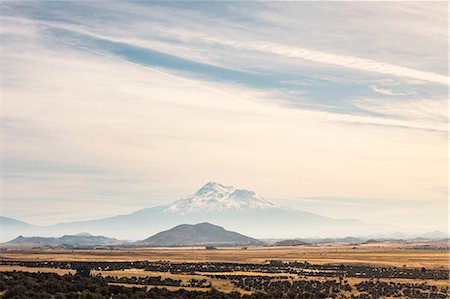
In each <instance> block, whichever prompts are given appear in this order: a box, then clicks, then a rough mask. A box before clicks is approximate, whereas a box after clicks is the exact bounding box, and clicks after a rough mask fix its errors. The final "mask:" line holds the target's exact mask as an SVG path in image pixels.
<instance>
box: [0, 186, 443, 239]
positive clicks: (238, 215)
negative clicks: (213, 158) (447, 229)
mask: <svg viewBox="0 0 450 299" xmlns="http://www.w3.org/2000/svg"><path fill="white" fill-rule="evenodd" d="M0 220H1V224H2V229H1V230H0V232H1V235H0V237H1V241H2V242H4V241H8V240H11V239H13V238H15V237H17V236H18V235H26V236H33V235H41V236H61V235H67V234H72V235H73V234H76V233H78V232H80V231H89V232H92V233H94V234H96V235H104V236H114V237H115V238H118V239H126V240H141V239H143V238H145V237H147V236H148V235H149V234H155V233H158V232H160V231H162V230H165V229H167V228H168V227H174V226H177V225H179V224H180V223H186V224H194V223H202V222H209V223H214V224H216V225H219V226H222V227H226V228H227V229H230V230H232V231H239V232H240V233H242V234H245V235H251V236H255V237H258V238H274V237H276V238H279V239H281V238H283V239H294V238H299V237H300V238H302V239H303V240H307V239H308V238H319V239H320V238H325V237H326V238H331V239H335V238H340V237H342V236H371V237H372V236H387V235H388V234H389V233H391V232H392V231H394V229H393V228H392V227H390V226H388V225H380V224H367V223H364V222H362V221H359V220H356V219H335V218H331V217H325V216H321V215H318V214H314V213H310V212H307V211H302V210H297V209H291V208H288V207H281V206H279V205H277V204H276V203H273V202H271V201H269V200H267V199H264V198H262V197H261V196H259V195H257V194H256V193H255V192H253V191H250V190H245V189H238V188H235V187H232V186H227V185H223V184H219V183H215V182H209V183H207V184H205V185H204V186H202V187H201V188H200V189H199V190H198V191H197V192H195V193H194V194H193V195H190V196H187V197H183V198H181V199H180V200H177V201H174V202H172V203H170V204H167V205H161V206H155V207H151V208H144V209H140V210H138V211H136V212H133V213H130V214H126V215H118V216H113V217H108V218H102V219H97V220H88V221H75V222H66V223H58V224H55V225H51V226H34V225H30V224H27V223H24V222H21V221H17V220H14V219H12V218H7V217H1V216H0ZM442 234H443V233H442V232H434V233H433V234H430V236H434V237H436V236H441V235H442ZM417 236H419V235H417ZM445 236H446V235H445ZM307 242H308V241H307Z"/></svg>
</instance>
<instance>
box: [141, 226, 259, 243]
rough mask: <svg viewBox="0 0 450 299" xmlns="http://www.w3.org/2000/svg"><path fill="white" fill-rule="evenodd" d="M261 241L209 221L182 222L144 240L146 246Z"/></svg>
mask: <svg viewBox="0 0 450 299" xmlns="http://www.w3.org/2000/svg"><path fill="white" fill-rule="evenodd" d="M260 243H261V242H260V241H258V240H256V239H253V238H250V237H247V236H244V235H241V234H239V233H236V232H232V231H227V230H225V229H224V228H222V227H220V226H217V225H212V224H209V223H206V222H205V223H199V224H194V225H190V224H182V225H178V226H176V227H174V228H172V229H169V230H166V231H163V232H160V233H157V234H156V235H153V236H151V237H149V238H147V239H145V240H143V241H140V242H137V243H136V244H139V245H146V246H194V245H252V244H253V245H255V244H260Z"/></svg>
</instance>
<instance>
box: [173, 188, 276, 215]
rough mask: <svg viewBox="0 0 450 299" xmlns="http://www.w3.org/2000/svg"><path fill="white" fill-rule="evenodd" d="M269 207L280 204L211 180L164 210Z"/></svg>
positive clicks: (252, 208) (190, 210)
mask: <svg viewBox="0 0 450 299" xmlns="http://www.w3.org/2000/svg"><path fill="white" fill-rule="evenodd" d="M269 208H278V205H276V204H275V203H273V202H271V201H269V200H266V199H264V198H262V197H260V196H258V195H256V194H255V192H253V191H249V190H244V189H236V188H234V187H233V186H226V185H222V184H219V183H215V182H209V183H207V184H206V185H204V186H203V187H202V188H200V189H199V190H198V191H197V192H196V193H195V194H193V195H191V196H188V197H185V198H182V199H180V200H178V201H175V202H174V203H172V204H170V205H168V206H167V208H166V209H165V210H164V211H165V212H181V213H183V214H186V213H192V212H200V211H207V212H214V211H222V210H227V209H233V210H239V211H245V210H254V209H269Z"/></svg>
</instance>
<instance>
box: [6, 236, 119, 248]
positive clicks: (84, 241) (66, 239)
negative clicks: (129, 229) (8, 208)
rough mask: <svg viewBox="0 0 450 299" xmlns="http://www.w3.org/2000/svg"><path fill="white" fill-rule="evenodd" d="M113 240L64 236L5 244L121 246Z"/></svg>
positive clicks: (20, 237) (102, 237)
mask: <svg viewBox="0 0 450 299" xmlns="http://www.w3.org/2000/svg"><path fill="white" fill-rule="evenodd" d="M122 243H123V242H122V241H119V240H117V239H114V238H108V237H104V236H93V235H91V234H86V233H82V234H77V235H64V236H62V237H59V238H52V237H49V238H46V237H23V236H18V237H17V238H15V239H14V240H11V241H9V242H7V244H21V245H23V244H42V245H53V246H57V245H74V246H96V245H119V244H122Z"/></svg>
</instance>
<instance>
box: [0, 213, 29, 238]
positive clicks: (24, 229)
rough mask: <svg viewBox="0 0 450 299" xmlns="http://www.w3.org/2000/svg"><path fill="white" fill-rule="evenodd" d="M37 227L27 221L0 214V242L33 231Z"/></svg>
mask: <svg viewBox="0 0 450 299" xmlns="http://www.w3.org/2000/svg"><path fill="white" fill-rule="evenodd" d="M37 229H38V227H36V226H34V225H31V224H29V223H26V222H23V221H20V220H17V219H13V218H9V217H4V216H0V242H5V241H7V240H11V239H12V238H15V237H17V236H18V235H20V234H24V233H32V232H35V231H36V230H37Z"/></svg>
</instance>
